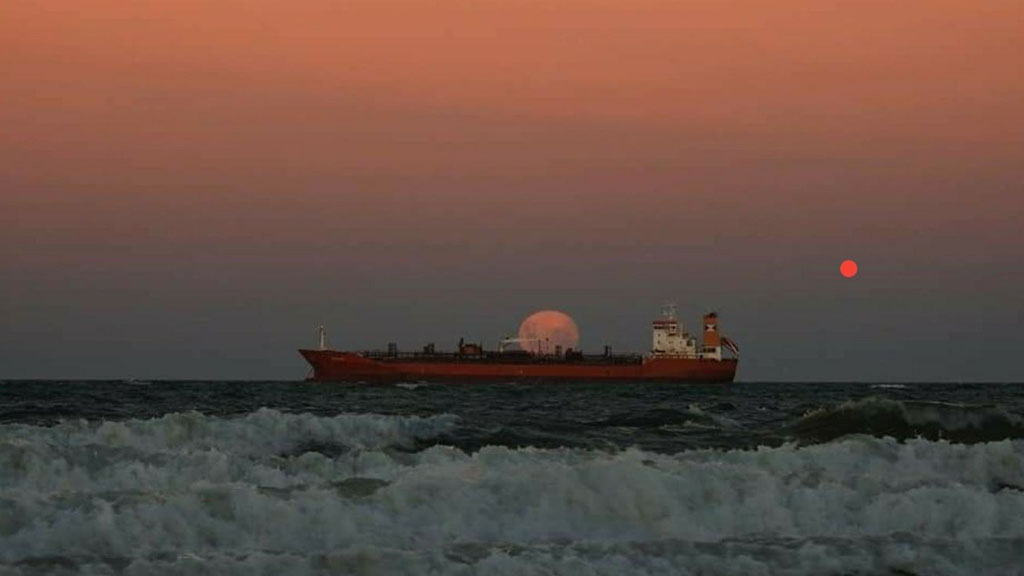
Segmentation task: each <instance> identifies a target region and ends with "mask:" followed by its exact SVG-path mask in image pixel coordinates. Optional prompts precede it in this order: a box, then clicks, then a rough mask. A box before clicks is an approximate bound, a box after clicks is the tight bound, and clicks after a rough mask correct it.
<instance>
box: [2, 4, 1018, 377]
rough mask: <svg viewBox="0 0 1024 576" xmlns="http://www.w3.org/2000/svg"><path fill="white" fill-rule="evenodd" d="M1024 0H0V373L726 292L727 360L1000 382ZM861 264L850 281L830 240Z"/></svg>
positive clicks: (641, 342)
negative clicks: (324, 331) (322, 333)
mask: <svg viewBox="0 0 1024 576" xmlns="http://www.w3.org/2000/svg"><path fill="white" fill-rule="evenodd" d="M1022 30H1024V4H1022V3H1021V2H1020V1H1019V0H1012V1H1010V0H1008V1H999V0H978V1H956V2H953V1H941V0H931V1H920V2H917V1H908V2H892V1H888V0H887V1H884V2H883V1H878V2H873V1H866V0H860V1H829V2H822V1H820V0H776V1H774V2H753V1H745V2H731V1H727V0H713V1H712V0H708V1H699V2H697V1H684V0H677V1H671V2H669V1H654V0H629V1H625V0H619V1H608V0H600V1H599V0H548V1H544V2H540V1H527V0H520V1H500V0H444V1H440V0H438V1H427V0H422V1H407V2H393V1H386V0H372V1H365V2H364V1H339V0H293V1H290V2H283V1H280V0H216V1H213V0H210V1H191V2H182V1H180V0H179V1H175V2H171V1H160V0H136V1H127V0H120V1H113V0H74V1H71V0H48V1H45V2H41V1H39V0H3V2H2V3H0V378H18V377H40V378H45V377H63V378H77V377H82V378H101V377H113V378H121V377H125V378H127V377H136V378H157V377H164V378H268V379H270V378H301V377H303V376H304V375H305V374H306V371H307V368H306V366H305V365H304V363H303V361H302V360H301V358H300V357H299V356H298V354H296V352H295V349H296V348H297V347H299V346H308V345H312V344H313V343H314V342H315V334H314V329H315V327H316V325H317V324H318V323H320V322H321V321H323V322H326V323H327V326H328V330H329V341H330V343H331V344H332V345H333V346H335V347H341V348H344V347H355V348H367V347H383V346H384V345H385V344H386V343H387V342H388V341H390V340H397V341H398V343H399V345H400V346H402V347H406V348H412V347H419V346H421V345H422V344H424V343H426V342H428V341H435V342H436V343H437V345H438V347H439V348H451V347H453V346H454V345H455V343H456V342H457V341H458V339H459V337H463V336H464V337H466V338H467V339H469V340H483V341H484V343H485V345H492V346H493V345H495V344H496V342H497V340H498V339H499V338H500V337H502V336H506V335H509V334H511V333H513V332H514V331H515V330H516V328H517V327H518V325H519V322H520V320H521V319H522V318H523V317H525V316H526V315H527V314H529V313H530V312H532V311H534V310H538V309H544V308H555V309H560V310H563V311H565V312H567V313H569V314H570V315H572V316H573V317H574V318H575V319H576V321H577V323H578V324H579V327H580V331H581V333H582V343H583V346H584V348H585V349H589V350H591V351H599V350H600V348H601V346H602V345H604V344H606V343H607V344H611V345H612V346H613V347H615V348H616V349H617V350H623V351H625V350H632V351H642V350H646V349H648V348H649V346H650V324H649V322H650V320H651V319H652V318H653V317H655V316H656V315H657V313H658V311H659V308H660V306H661V304H662V303H663V302H664V301H666V300H674V301H676V302H677V303H678V304H679V309H680V312H681V315H682V318H683V320H684V321H685V322H687V323H688V324H689V325H694V326H695V325H697V322H698V320H699V316H700V314H702V313H703V312H705V311H707V310H709V309H716V310H718V311H719V312H720V314H721V321H722V328H723V331H724V332H725V333H726V334H727V335H729V336H731V337H732V338H733V339H735V340H736V341H737V342H738V343H739V344H740V346H741V348H742V352H743V358H742V360H741V364H740V371H739V378H740V379H742V380H766V379H778V380H782V379H796V380H813V379H825V380H856V379H869V380H885V379H893V380H907V379H913V380H972V379H982V380H1018V381H1022V380H1024V359H1022V358H1021V352H1022V350H1024V334H1022V332H1021V330H1022V328H1024V238H1022V237H1024V234H1022V233H1021V231H1020V228H1021V226H1022V222H1024V73H1022V70H1024V56H1022V55H1024V33H1022ZM844 258H853V259H855V260H857V262H858V263H859V264H860V273H859V275H858V276H857V277H856V278H854V279H850V280H848V279H845V278H843V277H842V276H841V275H840V274H839V269H838V267H839V263H840V262H841V261H842V260H843V259H844Z"/></svg>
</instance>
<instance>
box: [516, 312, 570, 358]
mask: <svg viewBox="0 0 1024 576" xmlns="http://www.w3.org/2000/svg"><path fill="white" fill-rule="evenodd" d="M519 340H520V342H519V347H520V348H522V349H523V350H527V351H529V352H541V353H545V354H554V353H555V346H561V347H562V350H563V351H565V350H567V349H569V348H577V347H578V346H579V344H580V329H579V328H578V327H577V326H576V322H575V321H574V320H573V319H572V317H571V316H569V315H568V314H565V313H564V312H559V311H557V310H541V311H540V312H534V313H533V314H530V315H529V316H528V317H527V318H526V320H523V323H522V324H520V325H519Z"/></svg>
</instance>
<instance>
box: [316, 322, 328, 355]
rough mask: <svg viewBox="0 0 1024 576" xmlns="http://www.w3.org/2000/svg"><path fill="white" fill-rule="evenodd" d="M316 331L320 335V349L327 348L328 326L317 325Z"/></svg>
mask: <svg viewBox="0 0 1024 576" xmlns="http://www.w3.org/2000/svg"><path fill="white" fill-rule="evenodd" d="M316 333H317V335H318V336H319V337H320V349H321V350H326V349H327V328H324V325H323V324H321V325H320V326H318V327H317V329H316Z"/></svg>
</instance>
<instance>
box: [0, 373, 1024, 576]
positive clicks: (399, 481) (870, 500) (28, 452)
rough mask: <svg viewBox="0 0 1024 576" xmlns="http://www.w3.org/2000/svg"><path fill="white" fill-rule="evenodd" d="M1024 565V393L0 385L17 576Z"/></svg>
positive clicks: (744, 386) (749, 571) (3, 530)
mask: <svg viewBox="0 0 1024 576" xmlns="http://www.w3.org/2000/svg"><path fill="white" fill-rule="evenodd" d="M77 573H83V574H204V573H207V574H213V573H216V574H329V573H344V574H384V575H391V574H458V575H471V574H486V575H487V576H496V575H503V574H574V575H575V574H583V575H589V574H594V575H596V574H607V575H620V574H665V575H669V574H671V575H676V574H702V575H703V574H736V575H757V574H765V575H767V574H793V575H796V574H835V575H840V574H842V575H852V574H890V575H910V574H916V575H926V574H928V575H931V574H949V575H954V574H964V575H971V576H978V575H981V574H1024V386H1019V385H1013V384H986V385H964V384H896V385H886V384H855V383H851V384H824V383H822V384H814V383H806V384H787V383H756V384H755V383H737V384H731V385H714V386H711V385H708V386H703V385H700V386H695V385H660V384H655V385H652V384H635V385H633V384H613V385H611V384H517V383H505V384H487V385H469V384H458V385H456V384H452V385H443V384H423V383H416V382H406V383H398V384H392V385H367V384H315V383H305V382H137V381H131V382H58V381H33V382H13V381H8V382H2V383H0V574H77Z"/></svg>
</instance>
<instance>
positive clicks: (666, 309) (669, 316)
mask: <svg viewBox="0 0 1024 576" xmlns="http://www.w3.org/2000/svg"><path fill="white" fill-rule="evenodd" d="M661 316H662V318H665V319H666V320H675V319H676V303H675V302H665V303H664V304H662V305H661Z"/></svg>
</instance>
